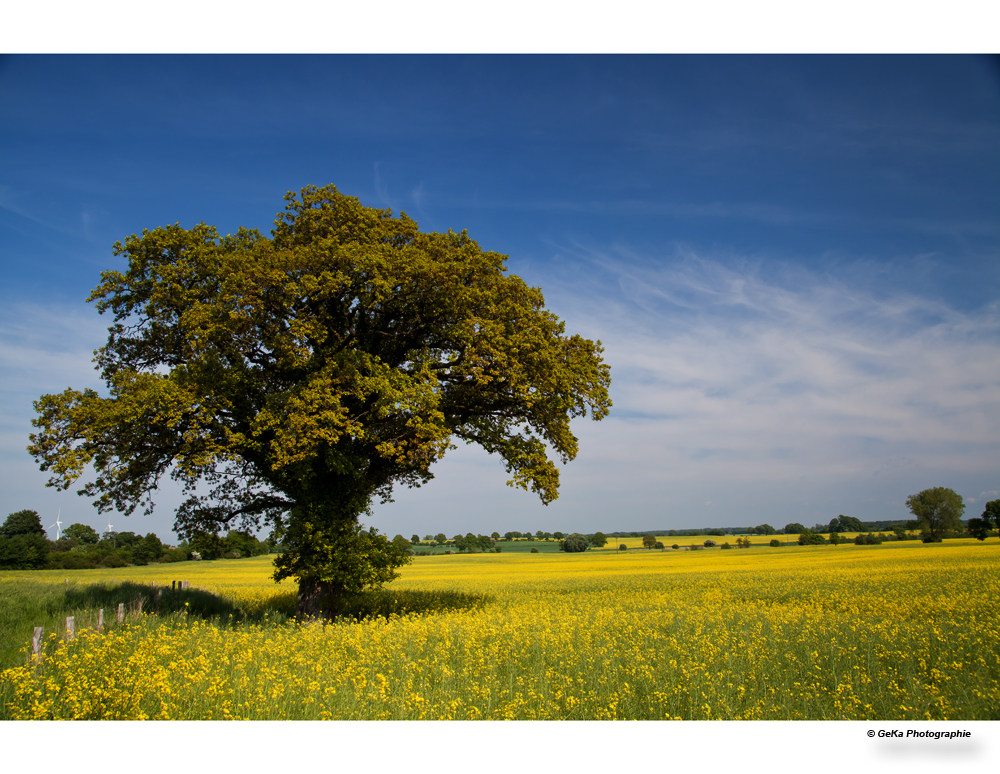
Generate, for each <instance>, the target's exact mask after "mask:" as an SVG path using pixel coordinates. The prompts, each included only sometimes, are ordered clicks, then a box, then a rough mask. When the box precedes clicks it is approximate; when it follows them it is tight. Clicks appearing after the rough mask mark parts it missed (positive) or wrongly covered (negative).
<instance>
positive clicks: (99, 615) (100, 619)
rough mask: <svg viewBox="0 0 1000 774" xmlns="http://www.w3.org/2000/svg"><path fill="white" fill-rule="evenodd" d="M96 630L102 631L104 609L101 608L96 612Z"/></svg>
mask: <svg viewBox="0 0 1000 774" xmlns="http://www.w3.org/2000/svg"><path fill="white" fill-rule="evenodd" d="M97 628H98V629H103V628H104V608H103V607H102V608H101V609H100V610H98V611H97Z"/></svg>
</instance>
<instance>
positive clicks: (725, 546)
mask: <svg viewBox="0 0 1000 774" xmlns="http://www.w3.org/2000/svg"><path fill="white" fill-rule="evenodd" d="M719 548H722V549H726V548H732V546H731V545H729V541H728V540H727V541H726V542H725V543H723V544H722V545H721V546H719Z"/></svg>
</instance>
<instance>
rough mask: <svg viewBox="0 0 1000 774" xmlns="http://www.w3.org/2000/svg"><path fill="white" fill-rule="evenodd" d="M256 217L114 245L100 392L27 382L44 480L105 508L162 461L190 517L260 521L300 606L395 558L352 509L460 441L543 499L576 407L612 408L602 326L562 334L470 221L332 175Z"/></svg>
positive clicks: (193, 520)
mask: <svg viewBox="0 0 1000 774" xmlns="http://www.w3.org/2000/svg"><path fill="white" fill-rule="evenodd" d="M285 199H286V201H287V205H286V207H285V210H284V212H282V213H279V215H278V217H277V219H276V221H275V225H274V228H273V230H272V231H271V236H270V237H265V236H263V235H262V234H261V233H260V232H258V231H256V230H252V229H244V228H241V229H239V231H238V232H237V233H236V234H235V235H230V236H226V237H221V238H220V237H219V235H218V232H217V231H216V229H215V228H213V227H211V226H208V225H205V224H204V223H199V224H197V225H196V226H194V227H193V228H191V229H184V228H182V227H181V226H180V225H179V224H176V225H173V226H165V227H162V228H157V229H154V230H152V231H149V230H145V231H143V232H142V235H141V236H136V235H132V236H130V237H128V238H127V239H126V240H125V241H124V243H122V242H118V243H116V244H115V246H114V253H115V255H117V256H122V257H124V258H125V259H126V260H127V262H128V266H127V269H125V270H124V271H107V272H103V273H102V275H101V279H102V281H101V284H100V285H99V286H98V287H97V288H96V289H95V290H94V291H93V292H92V293H91V295H90V298H89V300H90V301H91V302H94V303H95V305H96V307H97V309H98V311H99V312H100V313H101V314H105V313H110V314H111V315H112V316H113V323H112V325H111V327H110V328H109V338H108V342H107V344H105V345H104V346H103V347H101V348H100V349H99V350H98V351H97V352H96V358H95V362H96V364H97V368H98V369H99V370H100V373H101V377H102V379H103V380H104V382H105V384H106V385H107V390H108V395H107V396H101V395H99V394H98V393H97V392H96V391H94V390H89V389H88V390H83V391H80V390H75V389H67V390H65V391H64V392H62V393H59V394H56V395H44V396H42V397H41V398H40V399H39V400H38V401H36V402H35V409H36V412H37V414H38V416H37V417H36V418H35V419H34V420H33V424H34V426H35V427H36V428H37V429H38V432H37V433H36V434H32V436H31V445H30V446H29V447H28V448H29V451H30V452H31V454H32V455H34V457H35V459H36V460H37V461H38V462H39V464H40V467H41V469H42V470H43V471H47V472H49V474H50V478H49V485H50V486H55V487H57V488H59V489H66V488H68V487H70V486H71V485H72V484H73V483H74V482H75V481H76V480H77V479H78V478H79V477H80V476H81V475H83V474H84V472H85V470H86V469H87V468H88V466H89V467H90V468H92V470H93V472H94V478H93V480H91V481H89V482H88V483H86V484H85V485H84V486H83V487H82V488H81V492H80V493H81V494H83V495H86V496H89V497H91V498H93V500H94V503H95V505H96V506H97V508H98V510H99V511H100V512H105V511H111V510H114V509H117V510H118V511H121V512H123V513H126V514H128V513H132V512H133V511H134V510H135V509H136V508H137V507H142V508H143V509H144V510H145V511H146V512H150V511H152V509H153V507H154V502H153V496H154V493H155V491H156V489H157V485H158V483H159V482H160V480H161V479H162V478H163V477H164V476H170V477H172V478H173V479H175V480H177V481H179V482H180V483H181V484H182V486H183V488H184V491H185V493H186V497H187V499H186V500H185V501H184V502H183V504H182V505H181V506H180V507H179V508H178V510H177V512H176V520H175V530H176V531H177V532H178V534H180V535H181V536H182V537H184V536H190V535H193V534H195V533H196V532H212V533H215V532H216V531H218V530H220V529H224V528H230V527H231V526H233V525H237V526H238V527H239V528H241V529H246V530H250V529H257V528H259V526H260V525H261V523H262V522H265V523H270V524H272V525H273V527H274V529H275V535H276V538H277V539H278V540H279V541H280V542H281V543H283V544H284V545H285V546H286V548H287V551H286V552H285V553H283V554H282V555H280V557H279V558H278V559H277V560H276V562H275V565H276V569H275V578H276V580H280V579H282V578H286V577H293V578H296V579H297V580H298V581H299V612H300V614H307V615H318V614H320V613H322V614H324V615H333V614H336V611H337V610H338V608H339V606H340V604H341V601H340V600H341V598H342V597H343V596H344V595H345V594H350V593H354V592H358V591H360V590H362V589H364V588H367V587H371V586H376V585H378V584H379V583H382V582H384V581H386V580H390V579H391V578H392V577H393V576H394V574H395V569H396V568H398V567H399V566H400V564H401V563H403V562H404V561H405V560H406V557H405V555H403V554H401V553H400V552H399V551H398V550H397V549H396V548H395V547H394V546H392V544H391V543H390V542H389V541H387V540H386V539H385V538H384V536H381V535H378V534H377V532H375V531H374V530H363V529H362V528H361V525H360V522H359V519H360V517H361V516H362V515H363V514H365V513H367V512H368V509H369V507H370V505H371V503H372V502H373V501H374V499H375V498H380V499H381V500H383V501H386V500H389V499H391V493H392V490H393V487H394V486H397V485H400V484H403V485H406V486H411V487H412V486H419V485H421V484H423V483H425V482H427V481H428V480H429V479H431V478H432V477H433V474H432V472H431V465H432V464H433V463H434V462H435V461H437V460H439V459H440V458H441V457H442V456H443V455H444V454H445V452H446V451H447V450H449V449H451V448H454V443H455V441H463V442H465V443H476V444H479V445H480V446H482V447H483V448H484V449H485V450H486V451H488V452H490V453H492V454H496V455H497V456H498V457H499V458H500V459H501V460H502V461H503V464H504V465H505V467H506V469H507V471H508V473H509V475H510V480H509V481H508V484H509V485H511V486H515V487H520V488H523V489H525V490H528V491H531V492H533V493H535V494H537V495H538V496H539V497H540V498H541V500H542V502H543V503H549V502H551V501H552V500H554V499H556V497H557V495H558V487H559V470H558V468H557V467H556V464H555V462H554V461H553V460H552V459H550V458H549V452H550V451H551V453H552V454H553V455H554V456H555V457H556V458H557V459H558V461H560V462H563V463H565V462H568V461H569V460H572V459H573V458H574V457H575V456H576V454H577V450H578V445H577V439H576V437H575V436H574V435H573V433H572V432H571V431H570V420H571V419H573V418H576V417H585V416H588V415H589V416H590V417H591V418H593V419H595V420H599V419H602V418H603V417H604V416H606V415H607V413H608V411H609V410H610V407H611V401H610V399H609V397H608V387H609V385H610V380H611V379H610V369H609V367H608V366H607V365H606V364H605V363H604V362H603V360H602V358H601V355H602V352H603V349H602V347H601V343H600V342H599V341H598V342H593V341H590V340H588V339H584V338H581V337H580V336H576V335H566V334H565V328H564V324H563V323H562V322H561V321H560V320H559V319H558V318H557V317H556V316H555V315H554V314H552V313H551V312H549V311H548V310H546V309H545V302H544V298H543V296H542V293H541V291H540V290H539V289H538V288H532V287H529V286H528V285H527V284H526V283H525V282H524V281H523V280H521V279H520V278H519V277H516V276H514V275H511V274H508V273H507V271H506V267H505V265H504V260H505V256H503V255H500V254H498V253H494V252H487V251H484V250H481V249H480V247H479V245H478V244H476V242H475V241H473V240H472V239H471V238H470V237H469V236H468V234H467V233H466V232H464V231H463V232H462V233H454V232H451V231H449V232H447V233H422V232H420V231H419V230H418V228H417V224H416V222H415V221H413V220H412V219H410V218H409V217H407V216H406V214H405V213H401V214H400V215H399V216H398V217H394V216H393V215H392V213H391V212H390V211H389V210H380V209H373V208H368V207H364V206H362V205H361V203H360V202H359V201H358V200H357V199H355V198H353V197H348V196H344V195H342V194H340V193H339V192H338V191H337V190H336V188H334V187H333V186H327V187H325V188H316V187H312V186H310V187H307V188H304V189H302V191H301V192H300V193H299V194H295V193H289V194H288V195H287V196H286V197H285Z"/></svg>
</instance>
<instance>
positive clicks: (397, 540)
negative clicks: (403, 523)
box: [392, 535, 413, 552]
mask: <svg viewBox="0 0 1000 774" xmlns="http://www.w3.org/2000/svg"><path fill="white" fill-rule="evenodd" d="M392 543H393V545H395V546H396V547H397V548H398V549H399V550H400V551H403V552H405V551H407V550H409V549H410V548H413V545H412V544H411V543H410V541H409V540H407V539H406V538H405V537H403V536H402V535H396V536H395V537H394V538H393V539H392Z"/></svg>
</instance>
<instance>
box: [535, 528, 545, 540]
mask: <svg viewBox="0 0 1000 774" xmlns="http://www.w3.org/2000/svg"><path fill="white" fill-rule="evenodd" d="M535 537H536V538H538V539H539V540H541V539H542V538H544V537H545V533H544V532H542V530H538V532H536V533H535Z"/></svg>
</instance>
